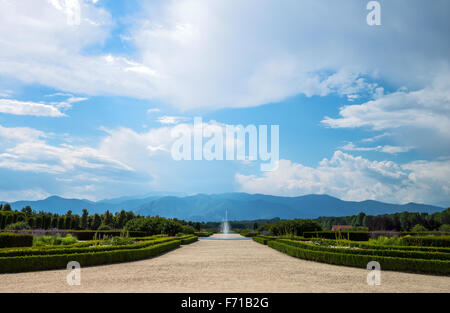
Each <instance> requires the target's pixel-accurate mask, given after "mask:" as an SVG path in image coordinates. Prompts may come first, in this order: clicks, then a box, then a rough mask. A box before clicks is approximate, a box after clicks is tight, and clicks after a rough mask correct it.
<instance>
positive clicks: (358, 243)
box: [312, 239, 450, 253]
mask: <svg viewBox="0 0 450 313" xmlns="http://www.w3.org/2000/svg"><path fill="white" fill-rule="evenodd" d="M312 240H314V239H312ZM317 240H320V241H321V242H323V243H326V244H329V245H337V241H336V240H331V239H317ZM340 243H341V244H343V245H345V246H348V247H357V248H363V249H381V250H408V251H423V252H444V253H450V248H444V247H417V246H396V245H379V244H372V243H370V242H361V241H349V240H341V241H340Z"/></svg>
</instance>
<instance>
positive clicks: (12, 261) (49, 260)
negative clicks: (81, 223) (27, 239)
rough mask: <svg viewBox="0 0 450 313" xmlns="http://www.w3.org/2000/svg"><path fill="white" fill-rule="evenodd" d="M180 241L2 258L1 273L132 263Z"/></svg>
mask: <svg viewBox="0 0 450 313" xmlns="http://www.w3.org/2000/svg"><path fill="white" fill-rule="evenodd" d="M180 244H181V241H180V240H172V241H169V242H163V243H160V244H156V245H151V246H148V247H145V248H142V249H125V250H114V251H104V252H97V253H92V252H91V253H75V254H62V255H61V254H59V255H32V256H19V257H7V258H0V273H17V272H30V271H41V270H51V269H62V268H66V266H67V263H69V262H71V261H76V262H79V263H80V265H81V267H82V268H83V267H86V266H93V265H103V264H111V263H120V262H130V261H136V260H142V259H147V258H151V257H155V256H158V255H160V254H162V253H164V252H167V251H170V250H173V249H176V248H178V247H179V246H180Z"/></svg>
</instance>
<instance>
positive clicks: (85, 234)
mask: <svg viewBox="0 0 450 313" xmlns="http://www.w3.org/2000/svg"><path fill="white" fill-rule="evenodd" d="M69 233H70V234H72V235H73V236H75V237H77V238H78V240H94V238H95V239H97V240H100V239H103V237H104V236H109V237H114V236H121V234H122V231H119V230H102V231H94V230H69ZM129 234H130V236H131V237H144V236H146V235H147V233H145V232H141V231H130V232H129Z"/></svg>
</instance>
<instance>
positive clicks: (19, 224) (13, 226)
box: [5, 222, 31, 230]
mask: <svg viewBox="0 0 450 313" xmlns="http://www.w3.org/2000/svg"><path fill="white" fill-rule="evenodd" d="M30 228H31V227H30V225H28V224H27V223H26V222H16V223H13V224H9V225H8V226H6V227H5V230H24V229H30Z"/></svg>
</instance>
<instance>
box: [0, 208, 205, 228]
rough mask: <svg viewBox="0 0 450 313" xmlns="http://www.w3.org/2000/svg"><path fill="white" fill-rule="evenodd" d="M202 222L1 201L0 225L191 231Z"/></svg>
mask: <svg viewBox="0 0 450 313" xmlns="http://www.w3.org/2000/svg"><path fill="white" fill-rule="evenodd" d="M200 228H201V223H198V222H187V221H184V220H179V219H176V218H173V219H169V218H164V217H160V216H153V217H148V216H147V217H145V216H141V215H136V214H135V213H134V212H132V211H125V210H122V211H120V212H116V213H115V214H113V213H111V212H110V211H109V210H107V211H106V212H105V213H103V214H98V213H94V214H90V213H89V212H88V210H86V209H83V210H82V214H81V215H78V214H73V212H72V211H71V210H68V211H67V213H66V214H56V213H48V212H43V211H40V212H36V211H34V210H33V209H32V208H31V207H30V206H26V207H24V208H23V209H22V210H20V211H17V210H12V208H11V206H10V205H9V204H0V229H1V230H22V229H45V230H48V229H64V230H69V229H70V230H112V229H117V230H122V229H125V230H130V231H144V232H147V233H149V234H177V233H194V232H196V231H200Z"/></svg>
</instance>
